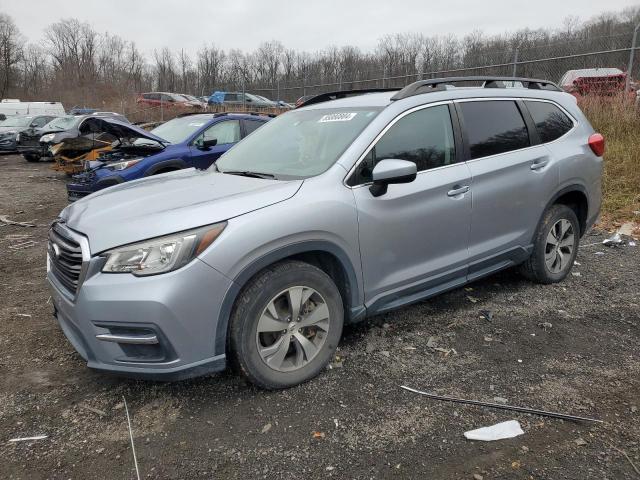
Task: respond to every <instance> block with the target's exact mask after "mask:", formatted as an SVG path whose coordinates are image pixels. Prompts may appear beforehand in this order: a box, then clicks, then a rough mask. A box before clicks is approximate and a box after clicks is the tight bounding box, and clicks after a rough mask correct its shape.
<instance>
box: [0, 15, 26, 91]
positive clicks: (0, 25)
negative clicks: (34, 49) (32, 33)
mask: <svg viewBox="0 0 640 480" xmlns="http://www.w3.org/2000/svg"><path fill="white" fill-rule="evenodd" d="M22 44H23V38H22V35H21V34H20V31H19V30H18V27H16V24H15V23H14V22H13V19H12V18H11V17H9V16H8V15H5V14H0V96H1V97H4V96H5V95H6V94H7V92H8V91H9V89H10V88H11V87H12V86H13V85H12V84H13V81H14V78H15V77H16V76H17V75H16V73H17V72H16V69H17V66H18V63H19V62H20V60H21V58H22Z"/></svg>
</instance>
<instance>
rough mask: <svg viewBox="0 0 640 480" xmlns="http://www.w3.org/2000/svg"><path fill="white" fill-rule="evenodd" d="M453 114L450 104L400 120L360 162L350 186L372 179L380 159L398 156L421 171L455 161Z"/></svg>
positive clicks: (419, 111) (425, 109)
mask: <svg viewBox="0 0 640 480" xmlns="http://www.w3.org/2000/svg"><path fill="white" fill-rule="evenodd" d="M455 154H456V151H455V141H454V137H453V127H452V126H451V115H450V113H449V107H448V106H447V105H438V106H435V107H429V108H424V109H422V110H418V111H417V112H413V113H410V114H408V115H406V116H405V117H402V118H401V119H400V120H398V121H397V122H396V123H395V124H394V125H393V126H392V127H391V128H390V129H389V130H388V131H387V132H386V133H385V134H384V135H383V136H382V138H380V140H378V143H376V145H375V147H373V148H372V149H371V151H370V152H369V153H368V154H367V156H366V157H365V158H364V159H363V160H362V162H360V165H358V168H357V169H356V173H355V175H354V176H353V177H352V180H350V181H349V185H359V184H361V183H367V182H371V181H372V180H373V178H372V171H373V167H374V166H375V165H376V163H378V162H379V161H380V160H384V159H388V158H397V159H401V160H409V161H411V162H414V163H415V164H416V166H417V167H418V171H419V172H420V171H423V170H429V169H432V168H437V167H442V166H444V165H450V164H452V163H455V161H456V155H455Z"/></svg>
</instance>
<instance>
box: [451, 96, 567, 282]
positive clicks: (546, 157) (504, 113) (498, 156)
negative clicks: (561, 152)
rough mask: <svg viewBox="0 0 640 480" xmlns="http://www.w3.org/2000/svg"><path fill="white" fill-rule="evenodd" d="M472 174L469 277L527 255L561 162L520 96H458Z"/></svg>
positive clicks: (506, 264)
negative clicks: (542, 141)
mask: <svg viewBox="0 0 640 480" xmlns="http://www.w3.org/2000/svg"><path fill="white" fill-rule="evenodd" d="M456 108H457V110H458V112H459V114H460V119H461V124H462V130H463V132H464V136H465V147H466V154H467V158H468V161H467V164H468V166H469V169H470V172H471V176H472V178H473V180H472V187H471V191H472V202H473V209H472V214H471V234H470V241H469V261H470V264H469V279H470V280H473V279H474V278H476V277H478V276H482V275H484V274H486V273H488V272H490V271H493V270H497V269H500V268H504V267H505V266H509V265H511V264H515V263H519V262H520V261H521V260H523V259H524V258H526V255H527V254H528V253H527V252H528V249H529V248H530V245H531V243H532V240H533V234H534V231H535V229H536V227H537V224H538V221H539V220H540V216H541V214H542V211H543V210H544V208H545V206H546V203H547V201H548V200H549V199H550V198H551V195H552V194H553V192H554V191H555V189H556V188H557V185H558V166H557V162H556V161H555V160H554V159H553V158H552V157H551V155H550V153H549V150H548V149H547V148H546V147H545V146H544V145H541V144H540V142H539V140H538V136H537V132H535V127H534V126H533V124H532V122H531V120H530V116H529V114H528V112H527V111H526V109H525V107H524V104H523V103H522V102H521V101H519V100H517V99H513V98H511V99H490V100H486V99H482V100H475V99H474V100H459V101H456Z"/></svg>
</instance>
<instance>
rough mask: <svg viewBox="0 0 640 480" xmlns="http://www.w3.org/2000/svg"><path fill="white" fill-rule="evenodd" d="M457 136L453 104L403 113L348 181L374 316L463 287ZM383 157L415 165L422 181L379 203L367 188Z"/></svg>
mask: <svg viewBox="0 0 640 480" xmlns="http://www.w3.org/2000/svg"><path fill="white" fill-rule="evenodd" d="M456 132H458V128H457V122H456V117H455V111H454V110H453V107H452V106H451V104H448V103H444V104H436V105H432V106H426V107H420V108H419V109H417V110H415V111H409V112H405V113H404V114H402V115H400V116H399V117H398V118H396V120H395V121H394V122H392V123H391V124H390V125H389V126H387V127H386V129H385V131H384V133H383V134H382V136H380V137H379V139H378V140H377V141H376V142H374V145H373V146H372V147H369V148H370V150H369V151H368V152H367V153H366V155H365V156H364V158H363V159H362V161H361V162H360V163H359V164H358V165H357V166H356V168H355V171H354V173H353V175H352V176H351V177H350V178H349V180H348V182H347V183H348V184H349V185H350V186H352V187H353V194H354V197H355V202H356V206H357V209H358V228H359V239H360V253H361V259H362V272H363V277H364V285H365V301H366V304H367V308H368V310H369V311H370V312H379V311H384V310H386V309H388V308H393V307H394V306H398V305H400V304H403V303H407V302H410V301H415V300H418V299H420V298H423V297H425V296H426V295H429V294H431V293H436V292H437V291H440V290H443V289H446V288H449V287H452V286H455V285H459V284H462V283H464V282H465V278H466V265H467V255H468V254H467V247H468V241H469V222H470V216H471V195H470V193H469V188H470V183H471V176H470V173H469V169H468V167H467V165H466V164H465V163H464V162H461V161H460V160H461V159H462V156H461V153H462V152H461V151H460V146H459V144H460V142H459V137H458V135H457V134H456ZM456 137H458V141H456V140H455V139H456ZM456 143H458V149H456ZM385 158H396V159H403V160H409V161H413V162H415V163H416V165H417V167H418V174H417V176H416V179H415V180H414V181H413V182H411V183H407V184H399V185H390V186H389V189H388V191H387V193H386V194H384V195H382V196H379V197H374V196H373V195H372V194H371V192H370V191H369V188H368V186H369V185H370V182H371V171H372V169H373V167H374V166H375V164H376V163H377V162H378V161H380V160H383V159H385Z"/></svg>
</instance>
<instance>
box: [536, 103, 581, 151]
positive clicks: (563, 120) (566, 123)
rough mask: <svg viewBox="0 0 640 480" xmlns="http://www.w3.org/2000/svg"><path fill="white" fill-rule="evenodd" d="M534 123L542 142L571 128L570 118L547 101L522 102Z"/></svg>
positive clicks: (553, 138)
mask: <svg viewBox="0 0 640 480" xmlns="http://www.w3.org/2000/svg"><path fill="white" fill-rule="evenodd" d="M524 103H525V104H526V105H527V109H528V110H529V113H530V114H531V117H532V118H533V122H534V123H535V124H536V130H537V131H538V135H539V136H540V141H541V142H542V143H547V142H553V141H554V140H556V139H558V138H560V137H561V136H563V135H564V134H565V133H567V132H568V131H569V130H571V129H572V128H573V122H572V121H571V119H570V118H569V117H568V116H567V115H566V114H565V113H564V112H563V111H562V110H560V109H559V108H558V107H557V106H555V105H554V104H553V103H549V102H530V101H525V102H524Z"/></svg>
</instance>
